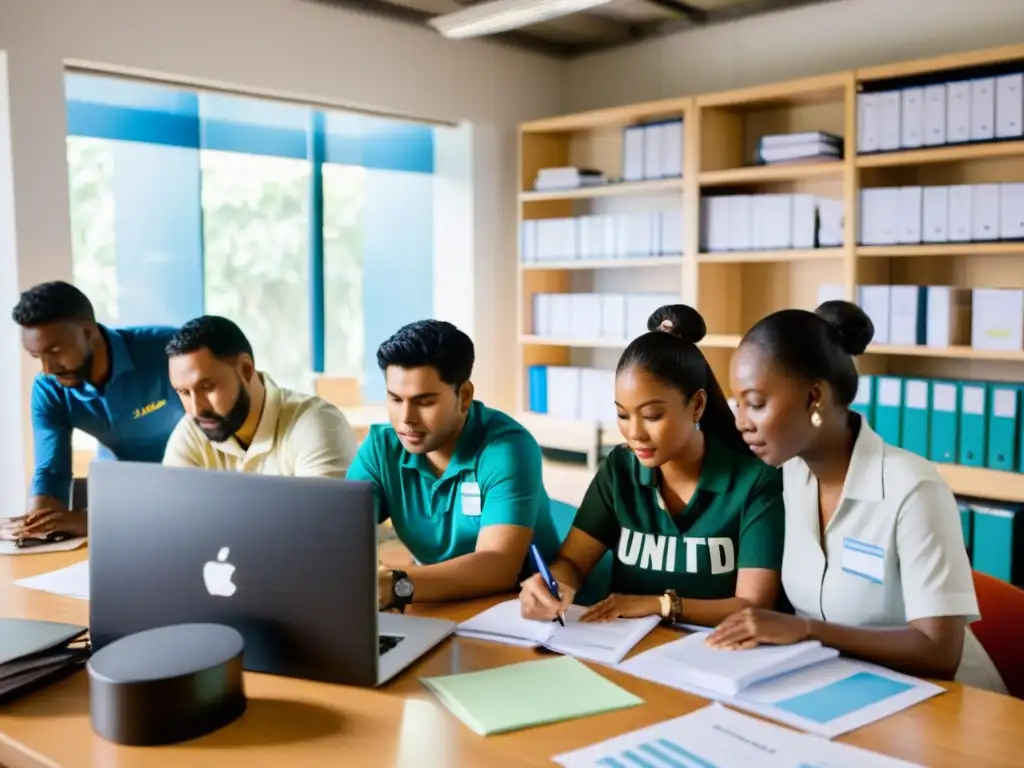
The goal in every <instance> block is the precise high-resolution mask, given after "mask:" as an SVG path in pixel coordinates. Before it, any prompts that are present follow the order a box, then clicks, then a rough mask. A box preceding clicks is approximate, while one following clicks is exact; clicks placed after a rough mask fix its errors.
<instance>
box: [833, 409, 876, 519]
mask: <svg viewBox="0 0 1024 768" xmlns="http://www.w3.org/2000/svg"><path fill="white" fill-rule="evenodd" d="M853 418H854V419H855V421H854V424H856V422H857V421H859V422H860V431H859V432H858V433H857V439H856V440H854V442H853V455H852V456H850V468H849V469H848V470H847V471H846V481H845V482H844V483H843V495H842V498H844V499H860V500H861V501H881V500H882V499H884V498H885V484H884V483H883V482H882V472H883V468H884V466H883V463H884V460H885V442H884V441H883V440H882V438H880V437H879V436H878V433H877V432H875V431H874V430H873V429H871V427H870V426H869V425H868V423H867V421H866V420H865V419H863V418H862V417H861V416H860V415H859V414H853Z"/></svg>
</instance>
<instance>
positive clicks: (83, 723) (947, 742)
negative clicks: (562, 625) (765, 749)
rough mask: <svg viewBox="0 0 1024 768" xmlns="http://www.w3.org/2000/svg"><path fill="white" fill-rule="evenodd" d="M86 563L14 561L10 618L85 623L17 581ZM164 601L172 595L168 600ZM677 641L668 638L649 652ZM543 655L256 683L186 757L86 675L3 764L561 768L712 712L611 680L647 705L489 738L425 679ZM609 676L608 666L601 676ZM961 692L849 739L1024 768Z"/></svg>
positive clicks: (4, 715) (20, 705) (905, 754)
mask: <svg viewBox="0 0 1024 768" xmlns="http://www.w3.org/2000/svg"><path fill="white" fill-rule="evenodd" d="M84 555H85V551H84V550H83V551H78V552H73V553H63V554H54V555H30V556H22V557H0V615H6V616H18V617H24V618H35V619H51V620H56V621H69V622H77V623H81V624H85V623H86V620H87V617H88V610H87V608H88V606H87V604H86V603H85V602H84V601H80V600H72V599H68V598H60V597H56V596H54V595H48V594H45V593H42V592H36V591H33V590H27V589H22V588H20V587H15V586H14V585H13V583H12V582H13V580H14V579H16V578H21V577H24V576H30V575H33V574H36V573H43V572H45V571H49V570H53V569H55V568H61V567H63V566H66V565H70V564H71V563H73V562H76V561H78V560H80V559H81V558H82V557H84ZM154 597H155V599H159V596H154ZM493 602H494V600H481V601H476V602H473V603H464V604H458V605H448V606H417V607H416V613H419V614H422V615H430V616H444V617H448V618H451V619H455V620H461V619H465V618H467V617H469V616H471V615H472V614H474V613H476V612H477V611H479V610H481V609H482V608H484V607H486V606H487V605H489V604H491V603H493ZM676 636H677V635H676V634H675V633H673V632H671V631H669V630H665V629H657V630H655V632H654V633H652V634H651V635H650V636H648V638H647V639H646V640H645V641H644V642H643V643H642V644H641V646H640V647H641V648H649V647H651V646H653V645H656V644H658V643H661V642H665V641H666V640H670V639H672V638H673V637H676ZM539 655H540V654H539V653H537V652H535V651H530V650H526V649H522V648H514V647H509V646H501V645H496V644H492V643H485V642H480V641H475V640H467V639H463V638H454V639H452V640H449V641H446V642H445V643H444V644H443V645H441V646H439V647H438V648H437V649H435V650H434V651H433V652H432V653H430V654H428V655H427V656H425V657H424V658H423V659H421V660H420V662H419V663H417V664H416V665H414V666H413V667H411V668H410V669H409V670H407V671H406V672H405V673H404V674H403V675H401V676H400V677H399V678H397V679H396V680H395V681H393V682H391V683H390V684H388V685H387V686H384V687H383V688H380V689H377V690H366V689H358V688H348V687H343V686H332V685H324V684H320V683H311V682H306V681H302V680H291V679H287V678H279V677H274V676H270V675H258V674H247V675H246V688H247V692H248V694H249V697H250V707H249V710H248V711H247V712H246V713H245V715H244V716H243V717H242V718H241V719H240V720H238V721H236V722H235V723H233V724H232V725H230V726H228V727H227V728H225V729H223V730H221V731H219V732H217V733H214V734H212V735H210V736H207V737H205V738H202V739H197V740H194V741H191V742H187V743H185V744H181V745H175V746H171V747H162V748H148V749H142V748H126V747H118V746H115V745H113V744H109V743H107V742H105V741H103V740H102V739H100V738H99V737H98V736H95V735H94V734H93V733H92V730H91V728H90V725H89V703H88V679H87V677H86V674H85V673H84V672H81V673H78V674H76V675H75V676H73V677H71V678H68V679H66V680H64V681H62V682H60V683H57V684H55V685H53V686H50V687H49V688H46V689H44V690H42V691H39V692H38V693H35V694H32V695H31V696H29V697H27V698H25V699H22V700H20V701H17V702H14V703H12V704H8V705H6V706H3V707H0V765H4V766H7V768H41V767H44V766H45V768H54V767H55V766H67V767H69V768H85V767H86V766H89V767H91V766H97V767H99V766H102V768H178V767H179V766H181V765H195V766H206V765H210V766H217V768H231V766H246V768H252V767H256V768H258V767H260V766H274V768H280V766H283V765H286V764H288V763H292V764H295V765H301V766H303V768H311V767H315V766H331V767H332V768H334V767H335V766H349V765H351V766H355V765H359V766H371V767H375V766H388V767H389V768H390V767H392V766H400V767H401V768H406V767H408V768H435V767H436V768H450V767H452V766H474V768H475V767H476V766H487V767H488V768H490V767H491V766H494V767H496V768H504V766H523V765H525V766H547V765H552V763H551V762H550V758H551V757H552V756H553V755H556V754H559V753H561V752H565V751H568V750H571V749H577V748H579V747H583V746H585V745H587V744H591V743H594V742H596V741H600V740H602V739H605V738H608V737H611V736H614V735H617V734H622V733H626V732H627V731H630V730H634V729H636V728H640V727H643V726H645V725H650V724H652V723H656V722H659V721H662V720H666V719H668V718H671V717H676V716H678V715H682V714H685V713H687V712H690V711H693V710H694V709H697V708H699V707H701V706H703V705H704V704H706V702H705V701H704V700H702V699H699V698H697V697H694V696H689V695H687V694H684V693H681V692H679V691H675V690H673V689H670V688H666V687H663V686H659V685H655V684H653V683H648V682H645V681H643V680H638V679H636V678H632V677H630V676H628V675H624V674H621V673H617V672H614V671H610V670H606V669H602V673H603V674H605V675H607V676H608V678H610V679H611V680H613V681H615V682H616V683H618V684H619V685H621V686H622V687H624V688H626V689H627V690H630V691H632V692H633V693H635V694H637V695H638V696H640V697H642V698H643V699H644V701H645V702H646V703H645V704H644V705H643V706H640V707H636V708H633V709H627V710H623V711H619V712H613V713H609V714H605V715H598V716H596V717H590V718H585V719H581V720H574V721H570V722H566V723H558V724H555V725H549V726H544V727H540V728H533V729H529V730H525V731H518V732H516V733H510V734H503V735H498V736H490V737H487V738H483V737H480V736H477V735H476V734H474V733H472V732H471V731H470V730H469V729H467V728H466V727H465V726H463V725H462V724H461V723H460V722H459V721H458V720H457V719H456V718H455V717H453V716H452V715H450V714H449V713H448V711H447V710H446V709H445V708H444V707H443V706H441V705H440V704H439V703H437V702H436V701H435V700H434V699H433V697H432V696H431V695H430V694H428V693H427V692H426V690H425V689H424V688H423V686H422V685H421V684H420V683H419V681H418V680H417V678H418V677H420V676H424V675H442V674H449V673H453V672H466V671H471V670H477V669H486V668H489V667H495V666H500V665H503V664H510V663H514V662H517V661H524V660H527V659H532V658H538V657H539ZM597 668H598V669H601V668H600V667H597ZM948 688H949V692H948V693H945V694H943V695H941V696H938V697H936V698H934V699H931V700H930V701H927V702H924V703H923V704H919V705H917V706H916V707H913V708H911V709H909V710H906V711H904V712H902V713H900V714H898V715H896V716H894V717H891V718H887V719H885V720H882V721H880V722H878V723H875V724H873V725H870V726H868V727H866V728H862V729H860V730H858V731H855V732H854V733H852V734H848V735H847V736H845V737H843V738H842V739H841V741H845V742H848V743H851V744H856V745H858V746H862V747H866V748H868V749H872V750H875V751H877V752H882V753H885V754H889V755H893V756H896V757H901V758H903V759H906V760H911V761H913V762H916V763H919V764H921V765H926V766H934V767H935V768H963V767H964V766H970V768H996V766H999V767H1000V768H1011V766H1017V767H1019V766H1020V765H1021V758H1020V746H1019V744H1018V743H1017V739H1018V737H1017V735H1016V731H1017V729H1019V727H1020V724H1021V723H1024V702H1021V701H1018V700H1016V699H1011V698H1009V697H1005V696H998V695H995V694H991V693H987V692H984V691H979V690H975V689H971V688H963V687H962V686H959V685H956V684H951V685H949V686H948Z"/></svg>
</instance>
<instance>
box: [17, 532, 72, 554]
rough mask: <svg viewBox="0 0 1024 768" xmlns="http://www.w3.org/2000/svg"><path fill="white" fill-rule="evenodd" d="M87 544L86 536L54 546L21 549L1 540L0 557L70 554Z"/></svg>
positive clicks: (42, 545) (41, 545) (54, 543)
mask: <svg viewBox="0 0 1024 768" xmlns="http://www.w3.org/2000/svg"><path fill="white" fill-rule="evenodd" d="M85 542H86V538H85V536H80V537H79V538H77V539H67V540H65V541H55V542H53V543H52V544H36V545H34V546H31V547H24V548H19V547H18V546H17V545H16V544H15V543H14V542H13V541H7V540H0V555H43V554H46V553H47V552H70V551H71V550H73V549H78V548H79V547H81V546H82V545H84V544H85Z"/></svg>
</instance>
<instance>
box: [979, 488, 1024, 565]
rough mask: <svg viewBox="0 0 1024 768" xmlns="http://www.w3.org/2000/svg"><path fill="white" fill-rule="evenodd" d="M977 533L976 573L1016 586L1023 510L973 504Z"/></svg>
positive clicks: (1011, 507)
mask: <svg viewBox="0 0 1024 768" xmlns="http://www.w3.org/2000/svg"><path fill="white" fill-rule="evenodd" d="M971 511H972V512H973V515H972V517H973V519H974V530H973V535H972V537H971V545H972V546H971V549H972V554H971V565H972V566H973V567H974V570H976V571H980V572H982V573H987V574H988V575H989V576H995V577H996V578H997V579H1002V580H1003V581H1007V582H1009V583H1011V584H1016V583H1017V580H1019V579H1018V577H1019V576H1021V574H1020V573H1019V569H1018V567H1017V562H1018V560H1019V557H1018V554H1017V550H1018V546H1019V545H1018V539H1019V538H1020V536H1019V533H1020V521H1021V520H1022V519H1024V516H1022V515H1021V513H1020V509H1019V508H1017V507H1013V506H1006V507H1000V506H988V505H983V504H972V505H971Z"/></svg>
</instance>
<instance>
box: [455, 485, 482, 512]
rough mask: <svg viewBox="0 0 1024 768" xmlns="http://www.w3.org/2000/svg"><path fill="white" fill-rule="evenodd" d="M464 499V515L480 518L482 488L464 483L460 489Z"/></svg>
mask: <svg viewBox="0 0 1024 768" xmlns="http://www.w3.org/2000/svg"><path fill="white" fill-rule="evenodd" d="M459 495H460V496H461V497H462V502H461V503H462V514H464V515H465V516H466V517H480V506H481V505H480V486H479V485H478V484H476V483H463V484H462V485H461V486H460V487H459Z"/></svg>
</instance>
